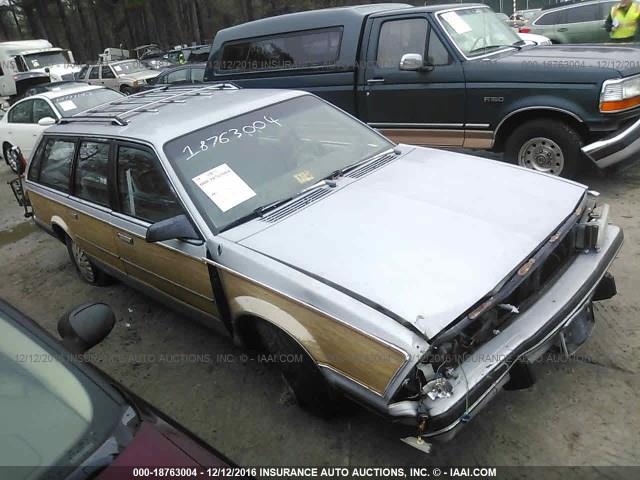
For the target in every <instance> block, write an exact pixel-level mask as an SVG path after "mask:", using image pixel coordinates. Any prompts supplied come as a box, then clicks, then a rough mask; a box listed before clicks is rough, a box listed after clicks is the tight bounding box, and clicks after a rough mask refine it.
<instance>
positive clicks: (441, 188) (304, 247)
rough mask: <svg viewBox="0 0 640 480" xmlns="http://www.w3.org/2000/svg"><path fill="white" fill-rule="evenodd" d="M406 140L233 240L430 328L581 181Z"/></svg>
mask: <svg viewBox="0 0 640 480" xmlns="http://www.w3.org/2000/svg"><path fill="white" fill-rule="evenodd" d="M402 148H403V149H404V150H405V151H406V150H409V152H408V153H405V154H403V155H401V156H400V157H398V158H397V159H395V160H394V161H393V162H391V163H389V164H387V165H385V166H383V167H381V168H379V169H378V170H375V171H374V172H373V173H371V174H369V175H366V176H364V177H362V178H360V179H358V180H356V181H351V182H350V183H348V184H346V185H344V186H342V187H338V188H336V189H335V190H333V191H332V193H330V194H329V195H327V196H325V197H323V198H322V199H320V200H318V201H316V202H315V203H312V204H311V205H309V206H308V207H306V208H303V209H301V210H298V211H297V212H295V213H293V214H291V215H289V216H287V217H285V218H284V219H283V220H280V221H278V222H276V223H275V224H270V223H268V222H265V221H263V220H257V221H256V222H257V223H260V224H263V225H264V228H262V229H261V230H259V231H257V232H255V233H253V234H251V235H249V236H248V237H246V238H243V239H236V241H238V242H239V243H240V244H241V245H244V246H245V247H247V248H250V249H252V250H255V251H257V252H260V253H262V254H264V255H267V256H269V257H272V258H274V259H276V260H278V261H280V262H283V263H285V264H288V265H290V266H292V267H293V268H296V269H298V270H301V271H303V272H307V273H309V274H311V275H312V276H314V277H316V278H319V279H321V280H324V281H326V282H327V283H329V284H335V285H337V286H339V288H340V289H341V290H343V291H346V292H348V293H351V294H354V296H355V297H356V298H357V297H360V298H365V299H367V300H369V301H370V302H373V303H375V304H378V305H381V306H383V307H385V308H386V309H387V310H389V311H391V312H394V313H395V314H396V315H398V316H400V317H402V318H403V319H405V320H406V321H408V322H411V323H412V324H414V325H415V326H416V327H417V328H418V329H419V330H420V331H421V332H422V333H424V334H425V335H426V336H427V337H428V338H432V337H433V336H434V335H436V334H437V333H438V332H440V331H441V330H442V329H443V328H445V327H446V326H447V325H449V324H450V323H451V322H452V321H454V320H455V319H456V318H457V317H459V316H460V315H461V314H462V313H464V312H465V311H466V310H467V309H469V308H470V307H472V306H473V305H474V304H475V303H477V302H478V301H479V300H480V299H481V298H482V297H483V296H485V295H486V294H487V293H489V292H490V291H491V290H493V289H494V288H495V287H496V286H497V285H498V284H499V283H500V282H501V281H502V280H503V279H504V278H505V277H506V276H508V275H509V273H510V272H512V271H513V270H514V269H515V268H516V267H517V266H518V265H519V264H520V263H521V262H523V261H524V260H526V258H527V257H528V256H529V255H530V254H531V253H532V252H533V251H535V250H536V249H537V248H538V247H539V246H540V244H541V243H542V242H543V241H545V239H546V238H547V237H548V236H549V235H551V234H552V233H553V232H554V230H555V229H556V228H557V227H558V225H560V224H561V223H562V222H563V220H565V219H566V218H567V217H568V216H569V215H570V214H571V213H572V212H573V210H574V209H575V207H576V205H577V204H578V203H579V201H580V200H581V198H582V196H583V195H584V192H585V188H586V187H584V186H583V185H579V184H577V183H574V182H570V181H567V180H564V179H559V178H555V177H551V176H547V175H544V174H540V173H536V172H532V171H529V170H525V169H522V168H519V167H515V166H512V165H507V164H503V163H500V162H495V161H491V160H486V159H481V158H477V157H472V156H469V155H462V154H456V153H451V152H445V151H440V150H433V149H424V148H410V147H406V146H403V147H402ZM343 182H345V181H344V180H343ZM341 183H342V182H341Z"/></svg>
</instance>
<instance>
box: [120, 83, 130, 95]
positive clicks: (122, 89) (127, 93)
mask: <svg viewBox="0 0 640 480" xmlns="http://www.w3.org/2000/svg"><path fill="white" fill-rule="evenodd" d="M120 91H121V92H122V93H124V94H125V95H133V88H131V87H129V86H127V85H123V86H122V87H120Z"/></svg>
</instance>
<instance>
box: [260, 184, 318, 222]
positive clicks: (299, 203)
mask: <svg viewBox="0 0 640 480" xmlns="http://www.w3.org/2000/svg"><path fill="white" fill-rule="evenodd" d="M328 193H329V189H327V188H320V189H318V190H314V191H312V192H310V193H308V194H307V195H305V196H304V197H301V198H299V199H298V200H296V201H295V202H293V203H290V204H289V205H287V206H286V207H283V208H280V209H278V210H275V211H274V212H273V213H269V214H267V215H265V216H264V217H262V221H263V222H268V223H274V222H277V221H278V220H282V219H283V218H284V217H286V216H288V215H291V214H292V213H293V212H295V211H297V210H300V209H301V208H304V207H306V206H307V205H309V204H310V203H313V202H315V201H316V200H318V199H320V198H322V197H324V196H325V195H327V194H328Z"/></svg>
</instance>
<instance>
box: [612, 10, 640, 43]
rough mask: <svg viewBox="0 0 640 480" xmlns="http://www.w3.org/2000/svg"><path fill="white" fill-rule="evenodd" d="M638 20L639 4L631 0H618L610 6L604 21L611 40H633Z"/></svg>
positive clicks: (639, 13)
mask: <svg viewBox="0 0 640 480" xmlns="http://www.w3.org/2000/svg"><path fill="white" fill-rule="evenodd" d="M638 22H640V6H639V5H638V4H637V3H636V2H634V1H633V0H620V3H619V4H617V5H614V6H613V7H611V12H610V13H609V16H608V17H607V20H606V21H605V28H606V29H607V31H608V32H610V33H609V35H610V37H611V41H613V42H633V41H634V37H635V36H636V32H637V31H638Z"/></svg>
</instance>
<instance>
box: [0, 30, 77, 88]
mask: <svg viewBox="0 0 640 480" xmlns="http://www.w3.org/2000/svg"><path fill="white" fill-rule="evenodd" d="M0 65H1V67H0V96H2V97H12V96H14V95H20V94H21V93H22V92H24V90H26V89H27V88H29V87H32V86H33V85H36V84H39V83H48V82H49V81H52V82H59V81H65V80H73V75H74V73H75V72H77V71H79V70H80V68H79V67H77V66H76V65H75V60H74V58H73V53H72V52H71V51H70V50H63V49H62V48H56V47H53V45H52V44H51V43H50V42H48V41H47V40H23V41H15V42H1V43H0Z"/></svg>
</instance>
